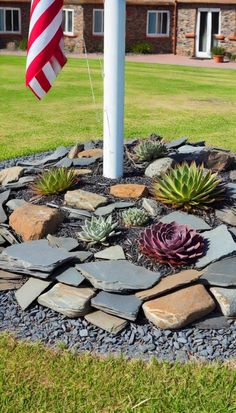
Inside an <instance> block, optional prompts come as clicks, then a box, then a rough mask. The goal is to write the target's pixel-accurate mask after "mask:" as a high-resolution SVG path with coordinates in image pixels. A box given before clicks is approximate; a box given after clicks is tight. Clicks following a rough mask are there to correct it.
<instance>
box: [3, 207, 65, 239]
mask: <svg viewBox="0 0 236 413" xmlns="http://www.w3.org/2000/svg"><path fill="white" fill-rule="evenodd" d="M63 219H64V216H63V214H62V213H61V212H60V211H58V210H57V209H53V208H49V207H46V206H44V205H32V204H29V203H27V204H25V205H23V206H22V207H20V208H17V209H15V211H13V213H12V214H11V215H10V217H9V224H10V226H11V227H12V228H13V229H14V231H15V232H16V233H17V234H19V235H20V236H21V237H22V238H23V240H24V241H30V240H31V241H32V240H37V239H41V238H44V237H45V236H46V235H48V234H53V233H54V232H55V231H56V230H57V228H58V227H59V225H60V224H61V223H62V222H63Z"/></svg>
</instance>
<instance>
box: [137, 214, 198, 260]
mask: <svg viewBox="0 0 236 413" xmlns="http://www.w3.org/2000/svg"><path fill="white" fill-rule="evenodd" d="M138 245H139V249H140V251H141V252H142V253H143V254H145V255H147V256H148V257H150V258H151V259H153V260H155V261H158V262H160V263H163V264H170V265H173V266H179V265H190V264H192V263H193V262H194V261H196V260H197V259H198V257H201V256H202V255H203V252H204V247H205V243H204V239H203V237H202V236H201V235H200V234H199V233H198V232H196V231H195V230H194V229H192V228H190V227H189V226H187V225H180V224H177V222H171V223H170V224H162V223H158V224H154V225H152V226H151V227H149V228H146V229H145V230H144V231H143V232H142V233H141V235H140V238H139V240H138Z"/></svg>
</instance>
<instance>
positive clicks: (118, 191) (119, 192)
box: [110, 184, 148, 199]
mask: <svg viewBox="0 0 236 413" xmlns="http://www.w3.org/2000/svg"><path fill="white" fill-rule="evenodd" d="M110 194H111V195H113V196H115V197H117V198H134V199H137V198H141V197H143V196H146V195H148V189H147V187H146V186H145V185H139V184H117V185H113V186H111V188H110Z"/></svg>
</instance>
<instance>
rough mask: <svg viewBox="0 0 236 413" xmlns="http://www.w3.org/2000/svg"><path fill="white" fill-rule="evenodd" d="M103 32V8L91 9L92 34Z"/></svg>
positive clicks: (101, 33)
mask: <svg viewBox="0 0 236 413" xmlns="http://www.w3.org/2000/svg"><path fill="white" fill-rule="evenodd" d="M103 33H104V10H103V9H93V34H95V35H100V36H101V35H103Z"/></svg>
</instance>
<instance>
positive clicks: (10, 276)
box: [0, 270, 22, 280]
mask: <svg viewBox="0 0 236 413" xmlns="http://www.w3.org/2000/svg"><path fill="white" fill-rule="evenodd" d="M0 279H3V280H21V279H22V275H21V274H16V273H14V272H9V271H3V270H0Z"/></svg>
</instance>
